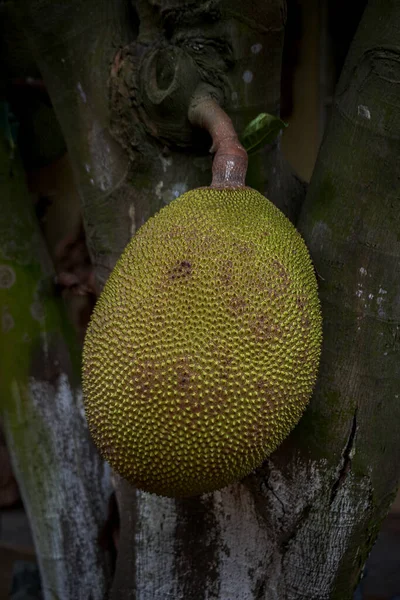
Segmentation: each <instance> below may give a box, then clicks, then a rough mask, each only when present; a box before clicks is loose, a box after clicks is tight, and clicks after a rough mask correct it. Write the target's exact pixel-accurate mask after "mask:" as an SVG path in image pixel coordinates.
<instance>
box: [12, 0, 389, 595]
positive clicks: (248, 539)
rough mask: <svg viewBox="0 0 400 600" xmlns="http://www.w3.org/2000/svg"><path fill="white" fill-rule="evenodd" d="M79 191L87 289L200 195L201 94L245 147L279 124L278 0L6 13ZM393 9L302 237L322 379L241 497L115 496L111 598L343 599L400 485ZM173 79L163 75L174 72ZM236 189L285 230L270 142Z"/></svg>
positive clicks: (348, 102)
mask: <svg viewBox="0 0 400 600" xmlns="http://www.w3.org/2000/svg"><path fill="white" fill-rule="evenodd" d="M19 14H20V18H21V22H22V23H23V26H24V27H25V30H26V33H27V35H28V37H29V38H30V40H31V42H32V45H33V47H34V49H35V53H36V56H37V59H38V64H39V67H40V70H41V72H42V74H43V76H44V78H45V81H46V85H47V87H48V90H49V92H50V95H51V98H52V101H53V105H54V108H55V110H56V113H57V116H58V118H59V121H60V123H61V126H62V129H63V132H64V136H65V139H66V143H67V145H68V149H69V153H70V157H71V161H72V163H73V165H74V170H75V176H76V180H77V184H78V187H79V190H80V195H81V200H82V209H83V214H84V220H85V225H86V231H87V236H88V244H89V248H90V252H91V255H92V258H93V261H94V264H95V267H96V271H97V279H98V283H99V287H101V285H102V284H103V283H104V281H105V279H106V277H107V275H108V273H109V271H110V268H112V266H113V264H114V263H115V260H116V258H117V257H118V256H119V254H120V253H121V251H122V249H123V247H124V246H125V244H126V243H127V241H128V240H129V238H130V237H131V235H132V234H134V233H135V231H136V229H137V228H138V227H139V226H140V225H141V224H143V223H144V222H145V221H146V220H147V218H148V217H149V216H150V215H151V214H153V213H154V211H155V210H157V209H158V208H160V207H161V206H163V205H165V204H167V203H168V202H169V201H170V200H172V199H173V198H174V197H176V196H178V195H180V194H181V193H182V192H184V191H186V190H187V189H191V188H194V187H198V186H201V185H207V184H209V182H210V180H211V164H210V158H209V156H208V155H207V152H206V149H207V140H205V139H204V137H202V135H201V134H200V133H196V132H193V131H192V130H191V128H190V127H189V125H188V123H187V119H186V117H185V115H186V113H185V109H186V106H187V101H188V98H189V97H190V94H191V92H192V87H193V86H194V84H195V83H196V85H197V83H198V82H200V81H201V82H203V84H205V85H207V86H210V87H211V88H212V89H213V90H214V91H215V93H216V95H217V96H218V97H219V98H221V99H222V102H223V104H224V107H225V109H226V111H227V112H228V114H229V115H230V116H231V118H232V119H233V122H234V124H235V127H236V129H237V131H238V133H239V134H240V133H241V132H242V131H243V128H244V126H245V125H246V124H247V123H248V121H249V120H250V119H251V118H253V117H255V116H256V115H257V114H258V113H260V112H270V113H275V114H276V113H277V111H278V109H279V95H280V70H281V53H282V41H283V34H284V24H285V4H284V2H283V1H281V0H269V1H268V2H266V1H265V0H263V1H261V0H260V1H258V0H255V1H253V2H251V3H250V2H247V3H246V2H243V1H242V2H239V1H238V0H209V1H203V2H198V1H196V2H190V1H188V0H137V2H134V3H133V4H132V5H131V4H128V3H125V2H123V0H118V1H116V2H109V1H106V0H102V1H101V2H99V1H95V0H86V1H85V2H84V3H82V2H80V1H79V2H78V0H72V1H69V2H64V3H63V2H61V3H53V2H52V1H51V0H20V2H19ZM399 24H400V6H399V4H398V2H396V1H395V0H385V1H384V2H381V1H380V0H371V2H370V4H369V5H368V8H367V9H366V12H365V14H364V16H363V19H362V22H361V25H360V28H359V31H358V33H357V36H356V39H355V41H354V43H353V45H352V48H351V52H350V55H349V57H348V60H347V62H346V66H345V68H344V71H343V74H342V77H341V80H340V83H339V87H338V91H337V95H336V99H335V103H334V107H333V115H332V119H331V123H330V126H329V128H328V131H327V133H326V136H325V140H324V143H323V147H322V149H321V153H320V156H319V159H318V164H317V166H316V169H315V174H314V176H313V179H312V182H311V186H310V189H309V193H308V195H307V199H306V202H305V204H304V206H303V208H302V210H301V214H300V219H299V222H298V226H299V228H300V230H301V232H302V234H303V235H304V237H305V240H306V242H307V244H308V246H309V248H310V251H311V254H312V257H313V260H314V262H315V266H316V270H317V272H318V274H319V280H320V293H321V300H322V308H323V316H324V348H323V356H322V361H321V369H320V377H319V381H318V385H317V388H316V390H315V394H314V396H313V399H312V401H311V404H310V407H309V409H308V410H307V412H306V414H305V415H304V417H303V419H302V420H301V422H300V424H299V425H298V427H297V428H296V429H295V430H294V432H293V433H292V435H291V436H290V437H289V438H288V439H287V440H286V442H285V443H284V444H283V445H282V446H281V447H280V448H279V449H278V450H277V451H276V452H275V453H274V454H273V455H271V456H270V457H269V458H268V459H267V460H266V461H265V463H264V464H263V465H262V466H261V467H260V468H259V469H258V470H257V472H255V473H253V474H252V475H250V476H249V477H247V478H246V479H245V480H243V481H242V482H240V483H238V484H236V485H233V486H230V487H229V488H225V489H223V490H221V491H219V492H216V493H214V494H208V495H204V496H202V497H197V498H192V499H187V500H170V499H165V498H159V497H156V496H152V495H149V494H146V493H143V492H140V491H139V490H135V489H133V488H132V487H130V486H128V485H127V484H126V483H124V482H123V481H118V486H117V488H118V490H117V491H118V498H119V503H120V507H121V533H120V543H119V555H118V561H117V572H116V576H115V580H114V587H113V592H112V598H113V600H114V599H115V600H116V599H117V598H118V599H122V600H126V599H134V598H136V599H137V600H163V599H165V598H171V599H185V600H189V599H193V600H203V599H204V600H206V599H207V600H211V599H214V600H262V599H265V600H282V599H285V600H302V599H304V600H305V599H307V600H350V598H351V597H352V592H353V589H354V588H355V586H356V584H357V581H358V579H359V577H360V573H361V571H362V568H363V565H364V563H365V561H366V558H367V556H368V553H369V551H370V549H371V546H372V544H373V542H374V540H375V538H376V535H377V532H378V530H379V526H380V523H381V521H382V519H383V517H384V516H385V514H386V512H387V510H388V507H389V505H390V502H391V500H392V498H393V495H394V493H395V491H396V488H397V485H398V476H399V467H398V464H399V459H400V435H399V428H398V423H399V416H400V415H399V412H400V403H399V398H398V396H399V394H400V386H399V364H400V361H399V358H400V345H399V334H398V331H399V329H398V327H399V311H400V284H399V282H400V279H399V266H398V265H399V239H400V222H399V216H398V215H399V213H398V207H397V204H396V200H398V194H399V191H398V190H399V179H400V170H399V164H398V156H399V151H400V147H399V132H400V122H399V114H400V112H399V108H400V107H399V104H400V88H399V81H400V70H399V69H400V67H399V65H400V54H399V53H400V47H399ZM171 65H172V67H171ZM247 183H248V185H251V186H252V187H255V188H256V189H259V190H260V191H262V192H263V193H265V194H266V195H267V196H268V197H269V198H270V199H271V200H273V201H274V202H275V203H276V204H277V205H278V206H279V207H280V208H281V209H282V210H284V211H285V212H286V214H288V215H289V216H290V217H291V218H292V219H293V220H295V219H296V218H297V215H298V213H299V209H300V204H301V200H302V196H303V188H302V187H301V185H299V183H298V181H297V180H296V178H294V177H293V176H292V174H291V173H290V170H289V169H288V167H287V165H286V163H285V162H284V161H283V159H282V157H281V155H280V153H279V144H278V143H276V144H272V145H270V146H267V147H266V148H264V149H263V150H260V151H258V152H256V153H254V155H251V156H250V163H249V171H248V178H247Z"/></svg>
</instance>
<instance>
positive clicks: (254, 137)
mask: <svg viewBox="0 0 400 600" xmlns="http://www.w3.org/2000/svg"><path fill="white" fill-rule="evenodd" d="M287 126H288V124H287V123H285V122H284V121H281V119H279V118H278V117H275V116H274V115H270V114H268V113H260V114H259V115H258V116H257V117H256V118H255V119H253V120H252V121H250V123H249V124H248V125H246V127H245V129H244V131H243V134H242V135H241V137H240V141H241V143H242V144H243V146H244V148H245V150H247V152H248V153H250V152H255V151H256V150H259V149H260V148H262V147H263V146H265V144H270V143H271V142H273V141H274V140H275V139H276V138H277V136H278V135H279V132H280V131H282V129H284V128H285V127H287Z"/></svg>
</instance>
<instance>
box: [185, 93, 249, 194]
mask: <svg viewBox="0 0 400 600" xmlns="http://www.w3.org/2000/svg"><path fill="white" fill-rule="evenodd" d="M188 117H189V121H190V122H191V124H192V125H194V126H196V127H202V128H204V129H206V130H207V131H208V133H209V134H210V136H211V138H212V146H211V149H210V152H215V156H214V161H213V166H212V173H213V177H212V182H211V187H216V188H221V187H243V186H244V185H245V179H246V172H247V152H246V150H245V149H244V148H243V146H242V145H241V143H240V142H239V139H238V136H237V134H236V131H235V129H234V127H233V123H232V121H231V119H230V118H229V117H228V115H227V114H226V112H225V111H224V110H223V109H222V108H221V107H220V105H219V104H218V102H217V100H215V99H214V98H213V97H212V96H211V95H209V94H206V95H204V94H200V93H198V92H196V93H195V94H194V96H193V99H192V102H191V104H190V107H189V112H188Z"/></svg>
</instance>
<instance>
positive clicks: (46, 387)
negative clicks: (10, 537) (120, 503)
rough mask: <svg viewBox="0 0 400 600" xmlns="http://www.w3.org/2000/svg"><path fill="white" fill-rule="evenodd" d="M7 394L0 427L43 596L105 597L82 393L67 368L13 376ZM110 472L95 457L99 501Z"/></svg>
mask: <svg viewBox="0 0 400 600" xmlns="http://www.w3.org/2000/svg"><path fill="white" fill-rule="evenodd" d="M51 360H57V356H54V355H53V356H52V357H51ZM12 401H13V402H12V404H13V406H12V413H13V414H12V415H11V414H10V412H9V411H8V410H7V409H6V410H5V411H4V413H3V419H4V421H3V422H4V429H5V433H6V439H7V444H8V447H9V449H10V451H11V456H12V462H13V467H14V472H15V475H16V477H17V480H18V482H19V485H20V489H21V494H22V498H23V500H24V504H25V507H26V510H27V513H28V516H29V520H30V523H31V528H32V534H33V538H34V542H35V548H36V551H37V558H38V562H39V566H40V572H41V579H42V587H43V594H44V598H45V600H54V599H63V600H64V599H65V600H67V599H71V600H75V599H76V600H78V599H82V600H86V599H88V598H90V599H92V600H103V599H104V593H105V589H106V587H107V581H106V579H105V572H103V570H102V569H101V568H99V567H100V565H99V552H98V543H97V536H98V531H99V518H98V512H99V508H100V510H101V505H96V504H98V500H97V502H96V495H95V494H94V493H93V490H92V489H91V486H90V481H92V480H93V476H94V473H93V457H92V456H90V454H91V452H89V453H88V446H87V445H88V431H87V424H86V420H85V416H84V412H83V405H82V396H81V393H79V392H77V391H76V390H75V391H74V390H73V388H71V386H70V383H69V379H68V376H67V375H66V374H61V375H60V376H59V377H58V379H57V381H55V382H54V384H51V383H49V382H47V381H39V380H36V379H35V378H34V377H31V378H30V379H29V383H28V384H27V385H25V384H22V383H21V382H17V381H15V380H14V381H13V383H12ZM108 471H109V469H108V468H107V466H105V465H101V463H99V464H98V467H97V471H96V477H95V481H96V484H95V485H96V488H98V490H97V493H98V497H99V498H100V499H104V500H105V499H106V498H107V497H108V495H109V493H110V483H109V472H108ZM104 500H103V501H104ZM101 512H103V515H104V507H103V511H101ZM104 517H105V515H104Z"/></svg>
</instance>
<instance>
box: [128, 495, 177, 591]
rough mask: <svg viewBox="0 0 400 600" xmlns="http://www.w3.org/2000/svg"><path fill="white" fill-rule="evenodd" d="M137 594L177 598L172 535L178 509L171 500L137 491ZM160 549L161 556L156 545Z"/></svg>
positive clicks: (174, 529)
mask: <svg viewBox="0 0 400 600" xmlns="http://www.w3.org/2000/svg"><path fill="white" fill-rule="evenodd" d="M136 497H137V506H138V509H137V524H136V536H135V538H136V539H135V541H136V548H135V552H136V556H137V559H136V564H135V570H136V573H135V577H136V594H137V597H138V598H143V600H153V598H177V597H179V596H178V588H177V585H176V580H175V577H174V576H173V572H174V560H175V548H174V535H175V531H176V525H177V511H176V507H175V502H174V500H171V499H169V498H157V497H156V496H153V495H151V494H146V493H145V492H140V491H137V492H136ZM160 548H162V549H163V554H162V556H160V553H159V549H160Z"/></svg>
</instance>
